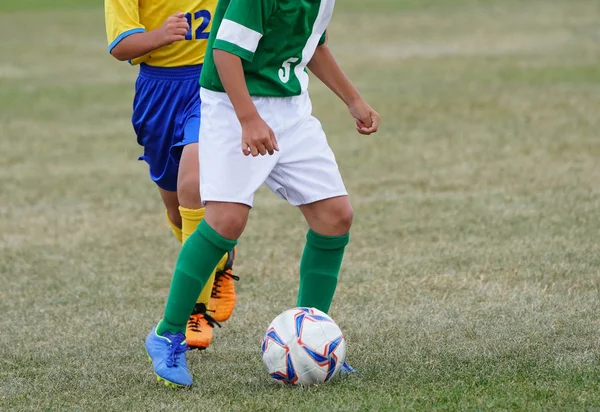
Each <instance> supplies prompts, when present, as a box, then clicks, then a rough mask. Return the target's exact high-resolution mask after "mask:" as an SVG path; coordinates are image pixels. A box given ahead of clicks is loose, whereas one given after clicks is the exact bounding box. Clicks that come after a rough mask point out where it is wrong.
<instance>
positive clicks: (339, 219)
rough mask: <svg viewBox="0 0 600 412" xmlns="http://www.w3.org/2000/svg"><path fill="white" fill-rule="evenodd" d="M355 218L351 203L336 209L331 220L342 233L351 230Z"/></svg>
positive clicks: (337, 230)
mask: <svg viewBox="0 0 600 412" xmlns="http://www.w3.org/2000/svg"><path fill="white" fill-rule="evenodd" d="M353 219H354V210H353V209H352V206H351V205H350V204H348V205H346V206H345V207H342V208H339V209H337V210H335V211H334V213H333V216H332V219H331V222H332V224H333V226H334V227H335V231H336V232H338V233H340V234H346V233H348V232H350V228H351V227H352V220H353Z"/></svg>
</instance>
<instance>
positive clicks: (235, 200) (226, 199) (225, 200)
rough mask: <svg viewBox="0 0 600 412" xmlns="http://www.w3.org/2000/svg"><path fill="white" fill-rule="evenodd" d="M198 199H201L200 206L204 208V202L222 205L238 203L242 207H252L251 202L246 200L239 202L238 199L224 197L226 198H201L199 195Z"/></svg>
mask: <svg viewBox="0 0 600 412" xmlns="http://www.w3.org/2000/svg"><path fill="white" fill-rule="evenodd" d="M200 197H201V198H202V204H203V205H204V206H206V202H222V203H239V204H242V205H246V206H248V207H250V208H252V207H253V205H252V202H251V201H250V202H249V201H248V200H241V199H239V198H233V197H226V196H203V195H202V193H200Z"/></svg>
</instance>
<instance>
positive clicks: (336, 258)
mask: <svg viewBox="0 0 600 412" xmlns="http://www.w3.org/2000/svg"><path fill="white" fill-rule="evenodd" d="M349 241H350V234H349V233H348V234H346V235H344V236H323V235H320V234H318V233H316V232H313V231H312V230H310V229H309V231H308V233H307V234H306V246H305V247H304V253H303V254H302V260H301V261H300V289H299V290H298V302H297V303H296V306H299V307H308V308H317V309H319V310H320V311H323V312H325V313H327V312H328V311H329V306H331V301H332V300H333V295H334V294H335V288H336V286H337V279H338V275H339V273H340V267H341V266H342V259H343V258H344V249H345V248H346V245H347V244H348V242H349Z"/></svg>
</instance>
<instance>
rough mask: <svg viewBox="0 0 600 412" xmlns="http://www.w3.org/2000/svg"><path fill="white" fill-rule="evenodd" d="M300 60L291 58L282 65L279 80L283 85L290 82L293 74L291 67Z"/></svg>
mask: <svg viewBox="0 0 600 412" xmlns="http://www.w3.org/2000/svg"><path fill="white" fill-rule="evenodd" d="M298 60H300V59H298V58H297V57H290V58H289V59H287V60H286V61H284V62H283V64H282V65H281V69H279V80H281V82H282V83H287V82H289V81H290V73H291V72H292V70H291V68H290V65H291V64H293V63H296V62H297V61H298Z"/></svg>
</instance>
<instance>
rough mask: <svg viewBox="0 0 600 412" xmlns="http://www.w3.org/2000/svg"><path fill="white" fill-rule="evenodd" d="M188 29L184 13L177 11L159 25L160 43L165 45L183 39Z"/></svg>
mask: <svg viewBox="0 0 600 412" xmlns="http://www.w3.org/2000/svg"><path fill="white" fill-rule="evenodd" d="M189 29H190V25H189V24H188V21H187V19H186V18H185V14H184V13H181V12H177V13H175V14H174V15H172V16H171V17H169V18H168V19H167V20H165V22H164V23H163V24H162V26H161V27H160V29H159V30H160V32H161V37H162V42H161V43H162V44H163V46H167V45H169V44H171V43H175V42H176V41H180V40H185V35H186V34H187V32H188V31H189Z"/></svg>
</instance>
